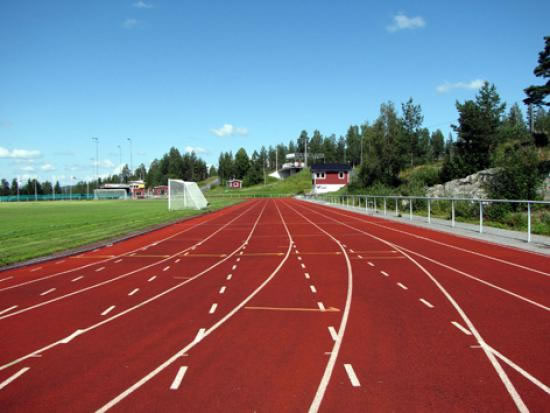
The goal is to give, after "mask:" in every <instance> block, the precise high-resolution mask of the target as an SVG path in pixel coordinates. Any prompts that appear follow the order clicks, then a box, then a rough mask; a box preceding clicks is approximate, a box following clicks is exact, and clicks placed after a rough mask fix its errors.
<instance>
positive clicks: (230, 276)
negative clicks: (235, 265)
mask: <svg viewBox="0 0 550 413" xmlns="http://www.w3.org/2000/svg"><path fill="white" fill-rule="evenodd" d="M231 278H233V274H227V277H225V279H226V280H227V281H229V280H230V279H231Z"/></svg>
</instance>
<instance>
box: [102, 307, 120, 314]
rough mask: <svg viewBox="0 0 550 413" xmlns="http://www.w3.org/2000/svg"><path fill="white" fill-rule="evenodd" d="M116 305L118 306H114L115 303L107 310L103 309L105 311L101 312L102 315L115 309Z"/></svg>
mask: <svg viewBox="0 0 550 413" xmlns="http://www.w3.org/2000/svg"><path fill="white" fill-rule="evenodd" d="M115 307H116V306H114V305H112V306H110V307H109V308H107V309H105V311H103V312H102V313H101V315H107V314H109V313H110V312H111V311H113V310H114V309H115Z"/></svg>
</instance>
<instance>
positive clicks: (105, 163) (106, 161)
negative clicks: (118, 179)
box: [92, 159, 115, 169]
mask: <svg viewBox="0 0 550 413" xmlns="http://www.w3.org/2000/svg"><path fill="white" fill-rule="evenodd" d="M92 166H94V167H95V166H99V167H100V168H106V169H111V168H114V167H115V164H114V163H113V161H111V160H110V159H101V160H100V161H99V163H98V162H97V161H95V160H94V161H93V162H92Z"/></svg>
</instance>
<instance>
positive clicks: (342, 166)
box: [311, 163, 351, 172]
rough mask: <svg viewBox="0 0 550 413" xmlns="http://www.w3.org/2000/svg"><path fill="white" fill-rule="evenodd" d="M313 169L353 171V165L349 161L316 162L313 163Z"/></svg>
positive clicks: (313, 170)
mask: <svg viewBox="0 0 550 413" xmlns="http://www.w3.org/2000/svg"><path fill="white" fill-rule="evenodd" d="M311 171H312V172H316V171H325V172H329V171H330V172H332V171H351V166H349V165H348V164H347V163H314V164H313V165H311Z"/></svg>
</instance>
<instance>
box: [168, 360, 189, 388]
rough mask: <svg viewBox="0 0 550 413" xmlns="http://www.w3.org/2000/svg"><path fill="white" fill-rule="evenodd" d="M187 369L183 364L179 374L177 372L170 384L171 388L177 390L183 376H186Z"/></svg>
mask: <svg viewBox="0 0 550 413" xmlns="http://www.w3.org/2000/svg"><path fill="white" fill-rule="evenodd" d="M186 371H187V366H181V367H180V369H179V370H178V374H176V377H175V378H174V381H173V382H172V384H171V385H170V390H177V389H179V387H180V384H181V381H182V380H183V376H185V372H186Z"/></svg>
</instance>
